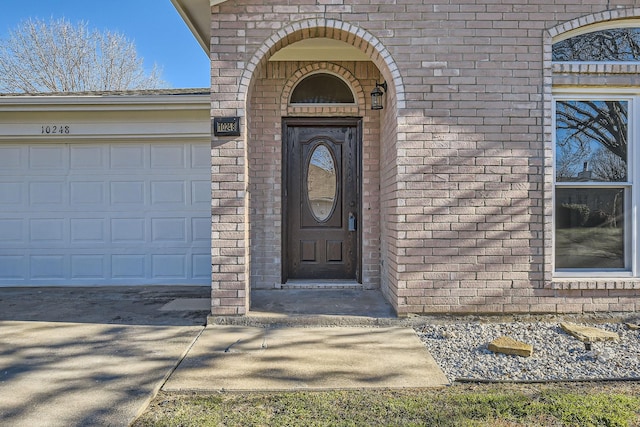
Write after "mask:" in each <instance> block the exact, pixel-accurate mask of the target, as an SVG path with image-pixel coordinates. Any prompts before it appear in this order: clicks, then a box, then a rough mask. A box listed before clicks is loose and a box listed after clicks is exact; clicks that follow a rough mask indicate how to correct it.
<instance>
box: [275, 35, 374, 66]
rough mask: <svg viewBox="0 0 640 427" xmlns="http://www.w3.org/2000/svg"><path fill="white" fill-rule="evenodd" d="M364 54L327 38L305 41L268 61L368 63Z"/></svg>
mask: <svg viewBox="0 0 640 427" xmlns="http://www.w3.org/2000/svg"><path fill="white" fill-rule="evenodd" d="M370 60H371V58H369V57H368V56H367V55H365V53H364V52H362V51H360V50H358V49H356V48H355V47H353V46H351V45H349V44H347V43H345V42H342V41H340V40H333V39H327V38H322V37H319V38H313V39H305V40H301V41H299V42H295V43H293V44H290V45H289V46H286V47H285V48H283V49H281V50H279V51H278V52H276V53H275V54H274V55H273V56H272V57H271V58H269V61H370Z"/></svg>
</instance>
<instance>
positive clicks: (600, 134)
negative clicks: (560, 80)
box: [555, 99, 631, 271]
mask: <svg viewBox="0 0 640 427" xmlns="http://www.w3.org/2000/svg"><path fill="white" fill-rule="evenodd" d="M629 104H630V101H629V100H610V99H567V100H556V103H555V141H556V144H555V145H556V154H555V178H556V191H555V264H556V270H558V271H562V270H563V269H564V270H566V269H568V270H575V269H583V270H600V271H606V270H628V269H630V262H629V257H628V254H627V252H628V251H627V250H626V248H627V247H628V243H629V233H630V227H628V226H627V224H628V220H627V219H628V218H629V215H630V212H629V206H630V204H629V202H628V200H629V199H630V195H631V182H629V175H630V174H629V171H628V163H629V162H628V152H629V150H628V144H629Z"/></svg>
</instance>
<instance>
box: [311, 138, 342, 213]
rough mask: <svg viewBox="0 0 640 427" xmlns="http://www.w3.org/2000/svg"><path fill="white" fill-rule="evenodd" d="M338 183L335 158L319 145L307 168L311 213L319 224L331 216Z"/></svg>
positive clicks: (323, 146)
mask: <svg viewBox="0 0 640 427" xmlns="http://www.w3.org/2000/svg"><path fill="white" fill-rule="evenodd" d="M337 183H338V177H337V174H336V164H335V161H334V159H333V156H332V155H331V152H330V151H329V149H328V148H327V147H326V146H325V145H318V146H317V147H316V148H315V149H314V150H313V154H312V155H311V159H310V160H309V164H308V166H307V197H308V200H309V206H310V208H311V212H312V213H313V216H315V218H316V219H317V220H318V221H319V222H323V221H326V220H327V219H329V217H330V216H331V212H332V211H333V207H334V205H335V204H336V195H337V191H336V188H337Z"/></svg>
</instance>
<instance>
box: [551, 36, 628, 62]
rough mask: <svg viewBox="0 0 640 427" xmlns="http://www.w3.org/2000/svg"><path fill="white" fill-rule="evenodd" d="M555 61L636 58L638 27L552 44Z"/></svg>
mask: <svg viewBox="0 0 640 427" xmlns="http://www.w3.org/2000/svg"><path fill="white" fill-rule="evenodd" d="M552 59H553V61H556V62H578V61H587V62H605V61H606V62H611V61H625V62H626V61H640V28H611V29H607V30H600V31H593V32H591V33H586V34H580V35H578V36H575V37H571V38H569V39H566V40H562V41H559V42H557V43H554V44H553V49H552Z"/></svg>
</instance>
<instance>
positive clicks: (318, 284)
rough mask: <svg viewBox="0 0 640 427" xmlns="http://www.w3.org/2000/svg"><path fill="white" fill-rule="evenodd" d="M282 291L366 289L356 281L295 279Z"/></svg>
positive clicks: (288, 282) (289, 281)
mask: <svg viewBox="0 0 640 427" xmlns="http://www.w3.org/2000/svg"><path fill="white" fill-rule="evenodd" d="M281 289H364V287H363V286H362V283H358V282H357V281H355V280H315V279H294V280H287V283H283V284H282V285H281Z"/></svg>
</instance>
